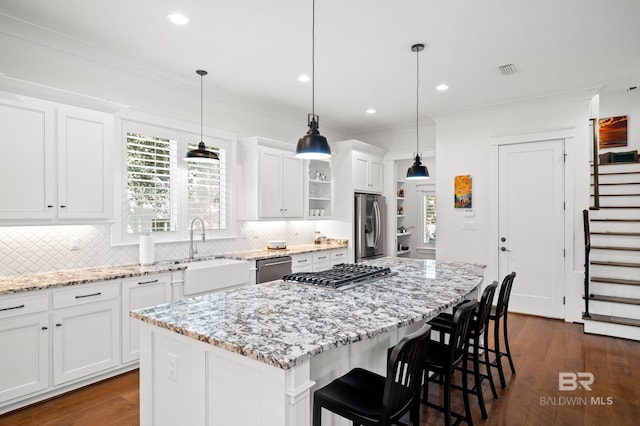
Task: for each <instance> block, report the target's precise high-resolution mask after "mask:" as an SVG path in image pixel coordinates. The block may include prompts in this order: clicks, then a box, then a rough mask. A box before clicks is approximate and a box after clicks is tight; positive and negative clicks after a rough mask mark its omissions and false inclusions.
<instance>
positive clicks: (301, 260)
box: [291, 253, 313, 274]
mask: <svg viewBox="0 0 640 426" xmlns="http://www.w3.org/2000/svg"><path fill="white" fill-rule="evenodd" d="M311 271H313V256H312V254H311V253H302V254H292V255H291V273H294V274H296V273H298V272H311Z"/></svg>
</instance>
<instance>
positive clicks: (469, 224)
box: [462, 220, 478, 231]
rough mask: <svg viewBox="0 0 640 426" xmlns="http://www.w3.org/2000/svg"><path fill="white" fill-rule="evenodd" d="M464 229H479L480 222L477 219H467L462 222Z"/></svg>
mask: <svg viewBox="0 0 640 426" xmlns="http://www.w3.org/2000/svg"><path fill="white" fill-rule="evenodd" d="M462 229H464V230H466V231H475V230H477V229H478V222H476V221H475V220H465V221H464V222H462Z"/></svg>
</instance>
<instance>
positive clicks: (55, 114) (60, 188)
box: [0, 95, 113, 224]
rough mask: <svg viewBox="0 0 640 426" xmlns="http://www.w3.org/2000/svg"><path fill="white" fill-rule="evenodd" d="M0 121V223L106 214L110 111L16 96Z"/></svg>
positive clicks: (3, 106) (0, 110)
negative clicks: (0, 172) (0, 179)
mask: <svg viewBox="0 0 640 426" xmlns="http://www.w3.org/2000/svg"><path fill="white" fill-rule="evenodd" d="M0 122H2V123H3V125H2V126H1V127H0V138H2V140H3V142H2V143H1V144H0V169H2V170H3V174H4V175H5V176H7V177H10V178H8V179H4V180H3V181H2V183H0V221H2V223H3V224H32V223H55V222H58V223H71V222H76V221H77V222H84V221H87V220H92V221H95V220H108V219H110V218H111V217H112V215H113V213H112V212H113V204H112V203H113V195H112V188H111V185H112V173H113V172H112V166H111V145H112V139H113V117H112V116H111V115H109V114H105V113H101V112H97V111H90V110H85V109H81V108H75V107H69V106H63V105H60V104H55V103H52V102H47V101H43V100H39V99H34V98H27V97H23V96H17V95H16V96H14V97H13V98H12V99H10V100H7V99H2V100H0Z"/></svg>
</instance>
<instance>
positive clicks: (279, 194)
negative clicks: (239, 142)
mask: <svg viewBox="0 0 640 426" xmlns="http://www.w3.org/2000/svg"><path fill="white" fill-rule="evenodd" d="M286 146H287V144H283V143H282V142H278V141H273V140H269V139H265V138H249V139H247V140H244V141H243V154H244V155H243V161H242V168H243V173H242V174H243V184H242V198H243V199H242V200H241V203H242V208H241V217H242V218H243V219H248V220H259V219H302V218H303V217H304V204H303V203H304V180H303V166H304V164H303V161H302V160H299V159H297V158H296V157H295V154H294V152H293V147H291V148H290V151H289V150H287V149H285V147H286Z"/></svg>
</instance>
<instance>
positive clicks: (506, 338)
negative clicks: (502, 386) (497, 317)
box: [502, 312, 516, 374]
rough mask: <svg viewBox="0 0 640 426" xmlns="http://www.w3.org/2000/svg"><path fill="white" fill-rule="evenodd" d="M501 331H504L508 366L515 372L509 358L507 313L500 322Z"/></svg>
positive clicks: (511, 360)
mask: <svg viewBox="0 0 640 426" xmlns="http://www.w3.org/2000/svg"><path fill="white" fill-rule="evenodd" d="M502 328H503V330H502V332H503V333H504V348H505V350H506V351H507V352H506V353H507V358H508V359H509V366H510V367H511V372H512V373H513V374H516V368H515V366H514V365H513V359H511V349H510V348H509V337H508V335H507V329H508V327H507V313H506V312H505V314H504V321H503V323H502Z"/></svg>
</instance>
